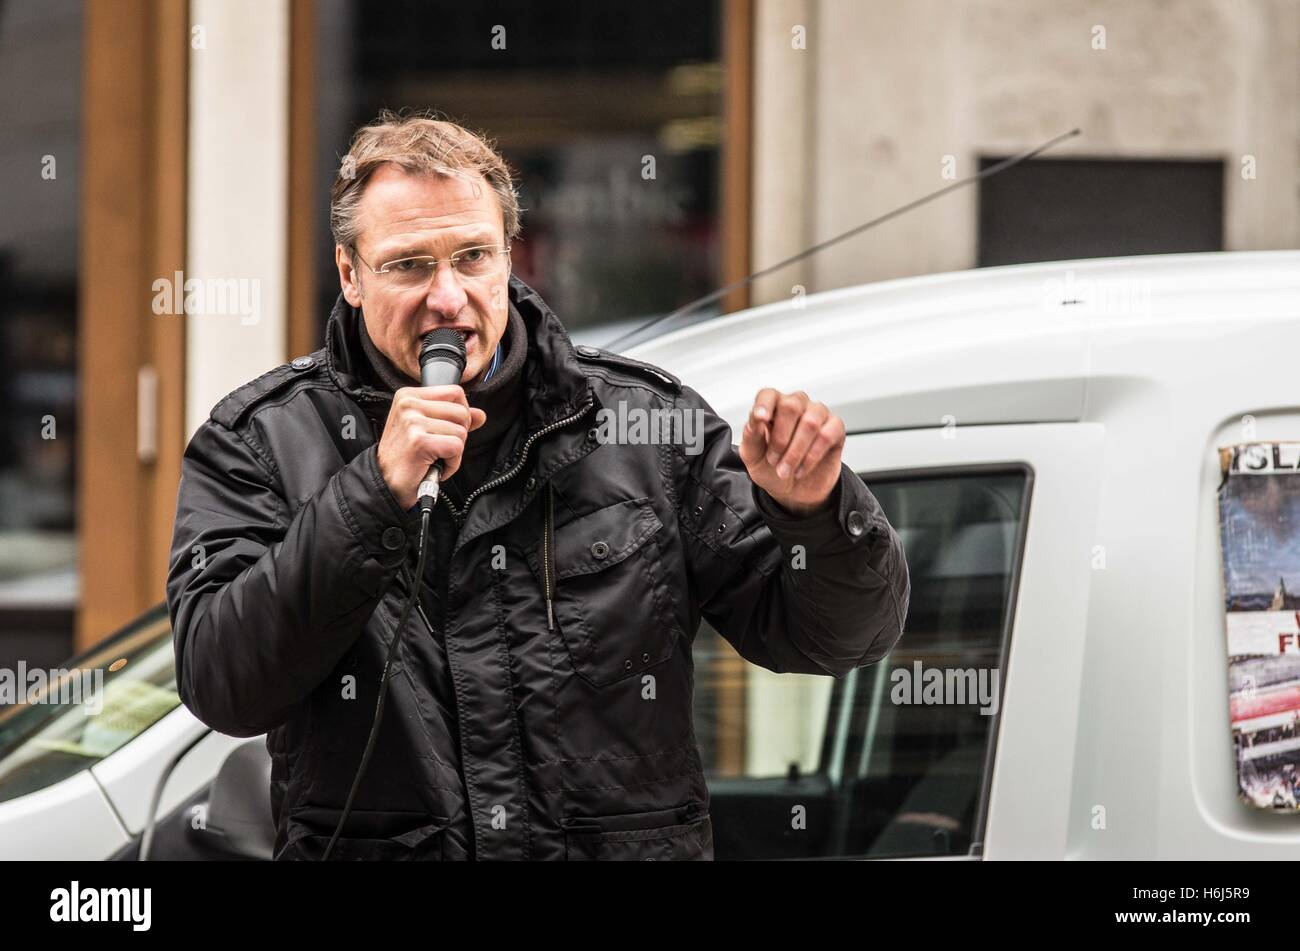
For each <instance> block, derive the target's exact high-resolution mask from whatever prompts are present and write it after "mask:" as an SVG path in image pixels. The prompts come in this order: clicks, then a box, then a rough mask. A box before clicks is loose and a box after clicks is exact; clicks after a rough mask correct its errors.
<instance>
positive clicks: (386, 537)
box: [383, 525, 406, 551]
mask: <svg viewBox="0 0 1300 951" xmlns="http://www.w3.org/2000/svg"><path fill="white" fill-rule="evenodd" d="M383 542H384V547H385V548H387V549H388V550H389V551H397V549H399V548H401V547H402V546H403V545H405V544H406V532H404V531H402V530H401V529H400V528H398V527H397V526H396V525H393V526H391V527H389V528H386V529H384V534H383Z"/></svg>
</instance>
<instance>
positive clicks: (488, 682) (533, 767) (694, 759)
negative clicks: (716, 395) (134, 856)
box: [167, 277, 910, 859]
mask: <svg viewBox="0 0 1300 951" xmlns="http://www.w3.org/2000/svg"><path fill="white" fill-rule="evenodd" d="M510 299H511V300H512V301H514V302H515V304H516V306H517V307H518V308H519V311H520V313H521V314H522V315H523V317H524V320H525V324H526V326H527V330H528V346H529V351H530V352H529V355H528V362H527V364H526V367H525V374H526V386H527V400H526V404H525V405H526V407H527V409H526V416H525V419H524V424H525V425H524V426H523V427H522V434H521V438H520V440H519V442H518V443H517V452H516V453H515V456H514V461H513V462H512V463H511V464H510V465H509V466H507V467H506V468H505V470H504V471H502V472H500V473H499V474H497V475H496V476H495V477H492V478H489V479H488V481H487V482H485V483H484V484H483V485H481V486H479V487H478V488H477V489H476V490H475V491H474V492H471V493H469V495H468V496H467V498H466V502H467V508H466V509H465V510H464V511H462V510H459V509H455V508H454V506H453V503H452V502H451V501H450V500H449V499H448V498H447V495H446V493H443V494H442V495H441V496H440V498H439V501H438V504H437V507H436V509H435V516H436V519H438V520H441V521H440V525H441V531H435V532H433V533H432V534H433V535H434V536H435V539H434V541H433V542H432V543H431V550H430V552H429V557H430V559H435V563H436V565H437V566H438V570H437V571H436V572H435V573H434V575H435V577H437V578H439V579H441V581H442V584H441V585H433V586H431V585H430V584H429V583H428V582H427V580H426V581H425V582H424V583H423V584H422V586H421V602H422V610H421V612H419V613H418V614H417V613H416V612H412V617H411V618H410V619H409V620H408V623H407V628H406V631H405V632H404V635H403V640H402V645H401V648H400V649H399V651H398V657H397V660H396V662H395V667H394V669H393V671H392V674H391V680H390V685H389V696H388V699H387V706H386V710H385V713H384V720H383V726H382V728H381V730H380V735H379V739H378V741H377V744H376V748H375V752H374V754H373V757H372V759H371V762H370V765H369V768H368V770H367V773H366V777H365V779H364V781H363V782H362V784H361V787H360V789H359V791H358V794H357V799H356V801H355V803H354V805H353V809H352V812H351V814H350V817H349V819H348V823H347V827H346V828H345V830H344V833H343V835H342V836H341V837H340V839H339V841H338V844H337V845H336V846H335V851H334V853H333V855H332V858H333V857H337V858H339V859H359V858H384V859H387V858H402V859H425V858H479V859H563V858H704V859H709V858H712V857H713V844H712V829H711V825H710V820H709V816H708V805H709V793H708V789H707V788H706V786H705V780H704V774H703V770H702V766H701V761H700V755H699V751H698V748H697V744H696V738H695V731H694V727H693V724H692V718H691V712H692V687H693V681H694V677H693V673H694V672H693V666H692V659H691V644H692V641H693V640H694V637H695V632H696V629H697V627H698V626H699V623H700V620H701V617H703V618H706V619H707V620H708V621H709V622H710V623H711V624H712V625H713V626H714V627H715V628H716V629H717V630H718V631H719V632H720V633H721V634H722V635H723V636H724V637H725V638H726V639H727V640H728V641H729V642H730V643H731V644H732V645H733V646H734V647H735V648H736V650H737V651H738V652H739V653H740V654H741V656H743V657H744V658H745V659H747V660H749V661H750V662H752V663H754V664H758V665H760V666H762V667H765V668H768V669H769V670H773V671H778V672H785V671H798V672H803V673H811V674H824V675H832V676H837V677H838V676H842V675H844V674H845V673H847V672H848V671H849V670H852V669H853V668H855V667H862V666H865V665H867V664H871V663H874V662H876V661H878V660H880V659H881V658H882V657H884V656H885V655H886V654H887V653H888V652H889V650H890V649H891V648H892V647H893V646H894V643H895V642H896V641H897V640H898V638H899V636H900V634H901V631H902V627H903V622H904V618H905V617H906V614H907V603H908V596H909V593H910V586H909V581H908V574H907V566H906V563H905V561H904V557H903V550H902V546H901V544H900V542H899V539H898V536H897V534H896V533H895V532H894V530H893V528H892V527H891V526H890V525H889V523H888V522H887V521H886V519H885V516H884V514H883V513H882V511H881V509H880V506H879V504H878V503H877V501H876V499H875V498H874V497H873V496H872V494H871V493H870V492H869V491H868V489H867V487H866V485H865V484H863V482H862V480H861V479H860V478H858V477H857V476H856V475H855V474H854V473H853V472H851V471H850V470H849V469H848V468H847V467H844V468H843V471H842V475H841V479H840V482H839V484H838V486H837V487H836V489H835V499H834V505H833V507H831V508H829V509H827V510H824V511H823V512H820V513H817V514H816V515H813V516H811V517H808V518H796V517H793V516H790V515H788V514H786V513H785V512H784V510H781V509H779V508H777V507H775V503H774V502H773V501H772V500H771V498H770V497H768V496H767V495H766V493H765V492H763V491H762V490H760V489H758V488H757V487H756V486H754V484H753V483H752V481H751V480H750V479H749V476H748V473H747V472H746V470H745V467H744V464H743V463H742V462H741V461H740V458H739V456H738V455H737V452H736V450H735V448H734V447H733V445H732V437H731V431H730V428H729V427H728V426H727V425H726V423H724V422H723V421H722V420H721V419H719V418H718V417H717V416H716V415H715V414H714V413H713V411H712V410H711V408H710V407H709V406H708V404H707V403H705V401H704V400H703V399H702V398H701V397H700V396H699V394H698V393H696V392H695V391H694V390H693V389H691V388H690V387H689V386H685V385H683V384H682V383H680V381H678V380H677V378H676V377H674V376H672V375H671V374H669V373H667V372H665V371H663V370H660V369H658V368H656V367H652V366H650V365H648V364H643V363H639V362H637V361H634V360H630V359H627V358H624V357H621V356H617V355H614V354H611V353H607V352H604V351H599V350H595V349H592V348H588V347H580V348H578V349H577V351H576V352H575V350H574V347H573V346H572V344H571V343H570V341H569V337H568V335H567V334H566V333H565V331H564V329H563V327H562V326H561V325H560V322H559V320H558V319H557V318H556V316H555V315H554V314H553V313H552V312H551V310H550V308H549V307H547V305H546V304H545V303H544V302H543V301H542V299H541V298H540V297H539V296H538V295H537V293H536V292H534V291H533V290H532V289H531V288H529V287H528V286H527V285H526V284H524V283H523V282H522V281H520V280H519V279H518V278H515V277H512V278H511V280H510ZM356 324H357V313H356V311H355V310H353V309H352V308H351V307H349V306H348V305H347V304H346V303H344V302H343V300H342V298H341V297H340V299H339V303H338V304H337V305H336V306H335V309H334V312H333V313H332V314H331V316H330V320H329V325H328V329H327V333H326V345H325V347H324V348H322V349H321V350H318V351H316V352H315V353H313V354H311V355H310V356H306V357H299V358H298V359H296V360H294V361H292V362H291V363H288V364H285V365H283V366H280V367H277V368H276V369H274V370H271V371H270V372H269V373H266V374H264V375H263V376H261V377H259V378H258V379H256V380H254V381H252V382H251V383H248V384H246V385H244V386H242V387H240V388H239V389H237V390H235V391H234V392H233V393H231V394H230V395H229V396H227V397H226V398H225V399H223V400H222V401H221V402H220V403H218V404H217V405H216V407H214V409H213V410H212V413H211V417H210V418H209V419H208V420H207V421H206V422H205V423H204V424H203V425H202V426H201V427H200V428H199V430H198V431H197V432H196V433H195V435H194V438H193V439H192V440H191V442H190V444H189V446H188V448H187V449H186V451H185V457H184V462H183V467H182V479H181V484H180V490H179V498H178V502H177V512H176V523H175V534H174V537H173V544H172V553H171V565H170V571H169V573H168V579H167V603H168V608H169V612H170V615H171V620H172V625H173V630H174V637H175V652H176V668H177V681H178V684H179V690H180V695H181V699H182V701H183V702H184V703H185V705H186V706H187V707H188V708H189V709H190V710H191V711H193V713H194V714H195V716H197V717H198V718H199V719H200V720H202V721H203V722H204V723H206V724H208V725H210V726H211V727H213V728H214V729H216V730H218V731H220V732H222V733H226V734H230V735H232V736H241V737H245V736H256V735H258V734H261V733H266V734H267V748H268V750H269V751H270V754H271V757H272V761H273V768H272V789H271V798H272V809H273V813H274V819H275V822H276V826H277V835H276V841H275V856H276V858H278V859H287V858H318V857H319V856H320V854H321V852H322V851H323V848H324V846H325V844H326V843H327V842H328V841H329V837H330V835H331V834H332V832H333V830H334V826H335V823H336V822H337V820H338V817H339V815H340V812H341V809H342V806H343V804H344V801H345V799H346V797H347V793H348V790H349V788H350V786H351V782H352V778H353V775H354V773H355V771H356V768H357V765H358V763H359V762H360V758H361V754H362V751H363V749H364V747H365V742H366V738H367V735H368V732H369V729H370V724H371V718H372V716H373V713H374V709H375V703H376V700H377V697H378V689H379V678H380V670H381V668H382V664H383V660H384V656H385V650H386V645H387V644H388V642H389V640H390V638H391V637H392V636H393V627H394V624H395V622H396V620H397V617H398V614H399V612H400V611H401V608H402V604H403V602H404V600H405V599H406V596H407V592H408V591H409V590H410V581H409V579H410V577H411V576H412V575H413V573H414V565H415V546H414V544H412V542H413V540H414V537H415V535H416V529H417V527H418V524H419V517H418V514H414V513H413V512H406V511H403V510H402V509H401V507H400V506H399V505H398V503H397V501H396V500H395V499H394V497H393V495H392V494H391V492H390V491H389V490H388V488H387V486H386V485H385V483H384V481H383V479H382V478H381V477H380V474H379V469H378V467H377V462H376V445H377V442H378V437H379V435H380V433H381V432H382V429H383V425H384V421H385V419H386V418H387V414H388V409H389V401H390V399H391V396H390V395H389V394H386V393H382V392H380V391H378V390H376V389H374V388H373V387H370V386H367V385H366V384H364V383H363V382H362V381H361V378H360V377H359V375H358V369H359V361H361V360H364V356H363V355H362V351H361V348H360V346H359V344H358V341H357V327H356ZM755 389H756V390H757V387H755ZM620 401H622V402H623V403H624V404H625V408H628V409H642V410H648V409H657V410H672V409H679V410H693V409H695V408H700V409H702V410H703V412H704V417H703V418H704V420H705V422H706V427H705V430H704V440H703V451H702V452H695V451H694V448H696V447H692V446H689V445H683V444H682V443H681V441H679V442H678V444H676V445H670V444H665V443H664V442H651V441H644V442H643V444H636V445H631V444H626V442H624V443H611V442H608V441H606V440H605V439H604V438H603V436H601V435H600V434H599V432H598V429H597V417H596V412H597V411H598V410H599V409H601V408H602V407H608V408H610V409H611V410H613V409H616V408H617V407H618V405H619V403H620ZM439 539H441V543H439ZM796 545H802V546H804V552H803V554H802V559H803V560H806V567H802V568H796V567H792V557H793V556H795V555H796V554H797V553H796V552H794V551H793V546H796ZM428 577H429V573H428V572H426V579H427V578H428ZM548 608H549V611H548ZM435 618H436V621H435V620H433V619H435ZM412 621H414V622H415V623H412Z"/></svg>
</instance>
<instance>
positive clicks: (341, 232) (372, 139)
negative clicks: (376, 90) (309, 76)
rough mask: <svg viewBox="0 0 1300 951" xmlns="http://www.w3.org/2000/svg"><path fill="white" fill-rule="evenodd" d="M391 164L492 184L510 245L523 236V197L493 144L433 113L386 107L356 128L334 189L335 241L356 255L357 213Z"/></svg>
mask: <svg viewBox="0 0 1300 951" xmlns="http://www.w3.org/2000/svg"><path fill="white" fill-rule="evenodd" d="M387 162H391V163H393V164H394V165H396V166H398V167H400V168H402V169H404V170H406V171H407V172H410V173H413V174H433V175H444V176H455V177H462V178H465V177H468V178H470V179H472V177H473V174H474V173H475V172H477V173H478V174H479V175H482V176H483V178H484V179H486V180H487V183H488V185H489V186H491V188H492V191H493V192H494V193H495V194H496V197H497V203H498V204H499V205H500V206H501V215H502V223H503V225H504V231H505V241H506V244H510V243H511V242H512V241H514V239H515V238H516V237H518V235H519V231H520V224H519V212H520V209H519V193H518V191H517V190H516V188H515V182H514V176H513V174H512V173H511V170H510V166H509V165H508V164H507V163H506V160H505V159H504V158H502V156H501V154H500V153H499V152H497V151H496V149H495V148H494V143H492V142H491V141H489V140H488V139H486V138H484V137H483V136H482V135H480V134H478V133H476V132H471V131H470V130H469V129H466V128H465V127H463V126H460V125H457V124H456V123H455V122H449V121H446V120H443V119H437V118H435V117H434V116H433V114H432V113H429V112H414V113H410V114H401V113H397V112H392V111H390V110H388V109H384V110H383V111H382V112H380V113H379V117H378V118H376V119H375V120H374V121H372V122H369V123H367V124H366V125H363V126H362V127H361V128H359V129H357V131H356V133H355V134H354V135H353V136H352V143H351V144H350V145H349V146H348V154H347V155H345V156H344V157H343V161H342V162H341V163H340V166H339V173H338V175H337V176H336V177H335V179H334V185H333V187H332V188H331V189H330V231H331V232H333V235H334V242H335V243H336V244H341V245H343V247H345V248H350V249H352V250H353V251H355V249H356V241H357V237H358V233H357V232H358V227H357V209H358V208H359V207H360V204H361V196H362V194H363V193H364V192H365V187H366V181H367V179H369V178H370V176H371V174H372V173H373V172H374V171H375V169H377V168H379V167H380V166H381V165H383V164H385V163H387Z"/></svg>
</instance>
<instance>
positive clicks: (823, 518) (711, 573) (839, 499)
mask: <svg viewBox="0 0 1300 951" xmlns="http://www.w3.org/2000/svg"><path fill="white" fill-rule="evenodd" d="M678 406H679V407H681V408H683V409H686V410H687V411H691V410H695V409H698V410H699V411H701V412H702V413H703V438H702V439H701V440H700V451H699V452H698V453H696V454H695V455H691V454H687V453H684V454H683V457H684V459H685V462H686V467H687V471H686V474H685V478H684V484H683V487H682V490H681V493H682V494H681V499H680V505H679V509H678V513H679V519H680V522H681V527H682V537H683V539H684V540H685V545H686V550H687V553H688V560H689V562H690V574H691V584H692V589H693V592H694V596H695V597H696V599H697V600H698V602H699V605H700V611H701V613H702V614H703V615H704V617H705V618H706V619H707V620H708V621H709V623H710V624H712V625H713V626H714V627H715V628H716V629H717V630H718V632H719V633H720V634H722V636H723V637H724V638H726V639H727V641H729V642H730V643H731V645H732V646H733V647H735V648H736V650H737V651H738V652H739V654H740V655H741V656H742V657H744V658H745V659H746V660H748V661H750V662H751V663H754V664H757V665H759V666H760V667H765V668H767V669H768V670H773V671H776V672H777V673H808V674H829V675H831V676H835V677H841V676H843V675H844V674H846V673H848V672H849V671H850V670H852V669H854V668H856V667H864V666H867V665H869V664H873V663H875V662H876V661H878V660H880V659H881V658H883V657H884V656H885V655H886V654H888V653H889V651H890V650H891V649H892V648H893V646H894V645H895V643H897V641H898V639H899V638H900V637H901V636H902V632H903V625H904V622H905V621H906V618H907V607H908V599H909V597H910V595H911V585H910V580H909V578H908V572H907V561H906V559H905V557H904V554H903V546H902V542H901V541H900V539H899V537H898V534H897V532H895V531H894V528H893V526H891V525H890V524H889V521H888V519H886V517H885V514H884V512H883V511H882V510H881V508H880V503H879V502H877V501H876V498H875V496H873V495H872V494H871V491H870V490H869V489H868V488H867V486H866V484H865V483H864V482H863V481H862V479H861V478H859V477H858V475H857V474H856V473H854V472H853V471H852V470H851V469H849V468H848V467H847V466H845V465H843V463H841V467H840V468H841V471H840V481H839V482H838V484H837V485H836V487H835V488H834V489H833V490H832V494H831V499H830V501H829V505H828V507H827V508H825V509H822V510H820V511H818V512H816V513H814V514H813V515H810V516H806V517H801V516H798V515H794V514H792V513H790V512H787V511H786V510H785V509H783V508H781V507H780V506H779V505H778V504H777V503H776V502H775V500H774V499H772V497H771V496H769V495H768V494H767V492H765V491H764V490H763V489H760V488H759V487H758V486H756V485H755V484H754V483H753V481H752V480H751V479H750V477H749V472H748V471H747V470H746V468H745V464H744V462H742V461H741V459H740V454H739V452H738V451H737V449H736V447H735V446H734V445H733V444H732V441H731V427H730V426H728V425H727V424H726V422H724V421H723V420H722V419H720V418H719V417H718V416H717V415H716V414H715V413H714V412H713V409H712V408H711V407H710V406H709V404H708V403H707V402H705V401H704V399H703V397H701V396H700V395H699V394H698V393H697V392H695V390H693V389H692V388H690V387H688V386H683V388H682V396H681V397H680V398H679V401H678Z"/></svg>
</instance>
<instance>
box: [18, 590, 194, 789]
mask: <svg viewBox="0 0 1300 951" xmlns="http://www.w3.org/2000/svg"><path fill="white" fill-rule="evenodd" d="M25 679H26V683H18V684H17V685H16V687H17V695H18V698H19V699H20V700H26V701H27V702H25V703H19V704H16V705H14V706H10V707H6V708H3V709H0V802H4V801H6V800H9V799H15V798H17V797H18V796H24V795H27V794H28V793H31V792H35V791H36V790H38V789H44V788H45V787H47V786H50V785H53V784H54V783H56V782H59V781H60V780H62V779H66V778H67V777H69V776H71V775H73V774H74V773H79V772H81V771H82V770H84V769H88V768H89V767H91V766H93V765H95V764H96V763H98V762H99V761H100V760H102V759H103V758H104V757H106V756H108V755H109V754H110V753H113V752H114V751H116V750H118V749H120V748H121V747H122V746H123V745H125V744H126V743H127V742H129V741H130V740H132V739H134V738H135V737H137V736H139V735H140V734H141V733H143V732H144V731H145V730H147V729H148V728H149V727H151V726H153V724H155V723H157V722H158V721H159V720H161V719H162V718H163V717H164V716H166V715H167V714H168V713H170V712H171V711H172V710H174V709H175V708H176V707H177V706H179V705H180V702H181V701H180V695H179V694H178V693H177V692H176V665H175V656H174V654H173V653H172V639H171V624H170V623H169V620H168V617H167V612H166V610H165V608H164V607H163V606H161V605H159V606H158V607H155V608H154V609H153V610H151V611H149V612H148V613H146V614H145V615H143V616H142V617H140V618H139V619H137V620H136V621H134V622H132V623H131V624H129V625H127V627H126V628H124V629H123V630H121V631H119V632H118V633H116V634H114V635H112V636H111V637H109V638H107V639H106V640H104V641H102V642H100V643H99V644H96V645H95V646H94V647H92V648H91V649H90V650H88V651H86V652H85V653H83V654H80V655H78V656H77V657H74V658H73V659H72V660H70V661H67V662H66V663H65V664H64V665H63V668H62V669H61V670H60V671H58V672H55V673H50V672H48V671H27V672H26V678H25Z"/></svg>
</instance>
